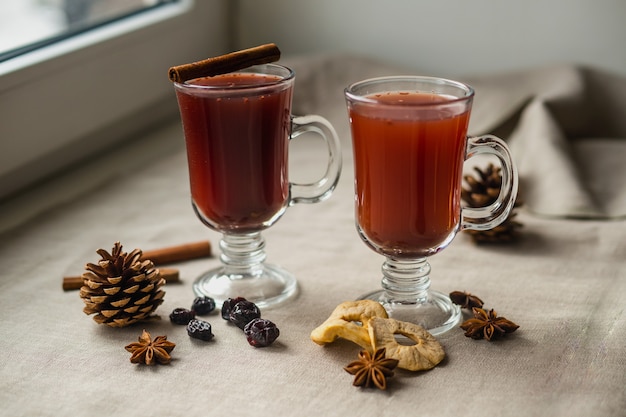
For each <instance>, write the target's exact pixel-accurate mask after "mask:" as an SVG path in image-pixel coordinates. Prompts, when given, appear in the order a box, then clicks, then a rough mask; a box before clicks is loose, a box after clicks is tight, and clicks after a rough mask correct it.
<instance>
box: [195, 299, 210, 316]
mask: <svg viewBox="0 0 626 417" xmlns="http://www.w3.org/2000/svg"><path fill="white" fill-rule="evenodd" d="M191 309H192V310H193V311H195V312H196V314H197V315H198V316H204V315H205V314H209V313H210V312H211V311H213V310H215V300H214V299H212V298H211V297H197V298H196V299H195V300H193V304H192V305H191Z"/></svg>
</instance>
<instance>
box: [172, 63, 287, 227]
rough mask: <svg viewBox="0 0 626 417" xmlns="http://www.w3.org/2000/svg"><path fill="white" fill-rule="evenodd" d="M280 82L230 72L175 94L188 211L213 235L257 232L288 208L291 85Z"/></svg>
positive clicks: (177, 91) (271, 77)
mask: <svg viewBox="0 0 626 417" xmlns="http://www.w3.org/2000/svg"><path fill="white" fill-rule="evenodd" d="M282 80H283V78H281V77H277V76H272V75H263V74H254V73H233V74H225V75H219V76H215V77H207V78H199V79H196V80H193V81H190V82H188V83H187V84H185V85H184V86H182V87H177V89H176V93H177V97H178V103H179V107H180V112H181V119H182V122H183V129H184V132H185V140H186V142H187V157H188V164H189V177H190V183H191V195H192V199H193V204H194V208H195V210H196V211H197V212H198V214H199V216H200V218H201V219H202V220H203V221H204V222H205V223H207V224H208V225H209V226H211V227H213V228H215V229H217V230H219V231H222V232H225V231H229V232H234V233H237V232H240V233H246V232H251V231H259V230H261V229H263V228H265V227H268V226H269V225H270V224H271V223H273V222H274V221H275V220H276V219H277V218H278V217H280V215H281V214H282V213H283V212H284V210H285V209H286V207H287V204H288V198H289V180H288V175H287V167H288V164H287V153H288V142H289V130H290V120H291V119H290V112H291V98H292V86H293V79H291V80H288V82H281V81H282ZM189 84H191V85H189ZM194 86H195V87H194ZM200 86H208V87H206V88H204V87H200Z"/></svg>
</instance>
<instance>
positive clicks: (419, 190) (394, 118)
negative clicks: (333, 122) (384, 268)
mask: <svg viewBox="0 0 626 417" xmlns="http://www.w3.org/2000/svg"><path fill="white" fill-rule="evenodd" d="M368 98H370V99H373V100H376V102H372V101H370V102H367V103H363V102H359V103H352V104H351V106H350V118H351V126H352V138H353V146H354V158H355V160H354V164H355V181H356V207H357V210H356V215H357V224H358V225H359V228H360V231H361V233H362V234H363V235H364V238H365V240H366V242H368V243H369V244H370V245H372V246H373V247H374V248H375V249H376V250H377V251H379V252H381V253H383V254H385V255H388V256H392V257H396V258H415V257H422V256H426V255H430V254H432V253H435V252H437V250H439V249H440V248H442V247H444V246H445V245H446V244H447V243H449V241H450V240H451V239H452V238H453V237H454V234H455V233H456V231H457V229H458V228H459V224H460V221H461V206H460V202H461V195H460V187H461V179H462V167H463V161H464V160H465V147H466V133H467V126H468V123H469V113H470V110H469V106H468V105H467V103H458V102H456V101H455V100H454V98H453V97H450V96H444V95H436V94H430V93H384V94H376V95H371V96H368Z"/></svg>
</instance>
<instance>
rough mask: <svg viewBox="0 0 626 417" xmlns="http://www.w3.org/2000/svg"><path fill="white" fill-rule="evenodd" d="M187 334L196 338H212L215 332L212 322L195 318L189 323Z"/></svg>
mask: <svg viewBox="0 0 626 417" xmlns="http://www.w3.org/2000/svg"><path fill="white" fill-rule="evenodd" d="M187 334H188V335H189V336H191V337H193V338H194V339H200V340H206V341H208V340H211V339H213V333H212V332H211V323H209V322H208V321H204V320H198V319H193V320H191V321H190V322H189V324H187Z"/></svg>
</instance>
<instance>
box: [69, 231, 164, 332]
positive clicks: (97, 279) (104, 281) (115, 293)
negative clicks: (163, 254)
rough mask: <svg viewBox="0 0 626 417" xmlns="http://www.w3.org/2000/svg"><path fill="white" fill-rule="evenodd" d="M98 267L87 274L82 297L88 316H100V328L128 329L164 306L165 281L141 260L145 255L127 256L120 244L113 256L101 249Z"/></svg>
mask: <svg viewBox="0 0 626 417" xmlns="http://www.w3.org/2000/svg"><path fill="white" fill-rule="evenodd" d="M97 253H98V254H99V255H100V256H101V257H102V259H101V260H99V261H98V264H97V265H96V264H92V263H88V264H87V265H86V266H85V269H86V272H85V273H83V275H82V278H83V286H82V287H81V289H80V296H81V298H82V299H83V301H84V302H85V308H84V309H83V311H84V312H85V314H87V315H89V314H96V315H95V316H94V317H93V319H94V320H95V321H96V322H97V323H99V324H106V325H107V326H111V327H124V326H128V325H130V324H133V323H136V322H138V321H140V320H144V319H147V318H150V317H151V314H152V313H153V312H154V311H155V310H156V308H157V307H158V306H159V305H161V303H162V302H163V296H164V295H165V292H164V291H162V290H161V286H162V285H163V284H165V279H163V278H162V277H161V274H160V272H159V270H158V269H156V268H155V267H154V264H153V263H152V261H150V260H143V261H142V260H140V258H141V255H142V252H141V250H140V249H135V250H134V251H132V252H131V253H129V254H127V253H125V252H122V245H121V244H120V242H116V243H115V245H114V246H113V250H112V251H111V253H110V254H109V253H108V252H107V251H106V250H104V249H100V250H98V251H97Z"/></svg>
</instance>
